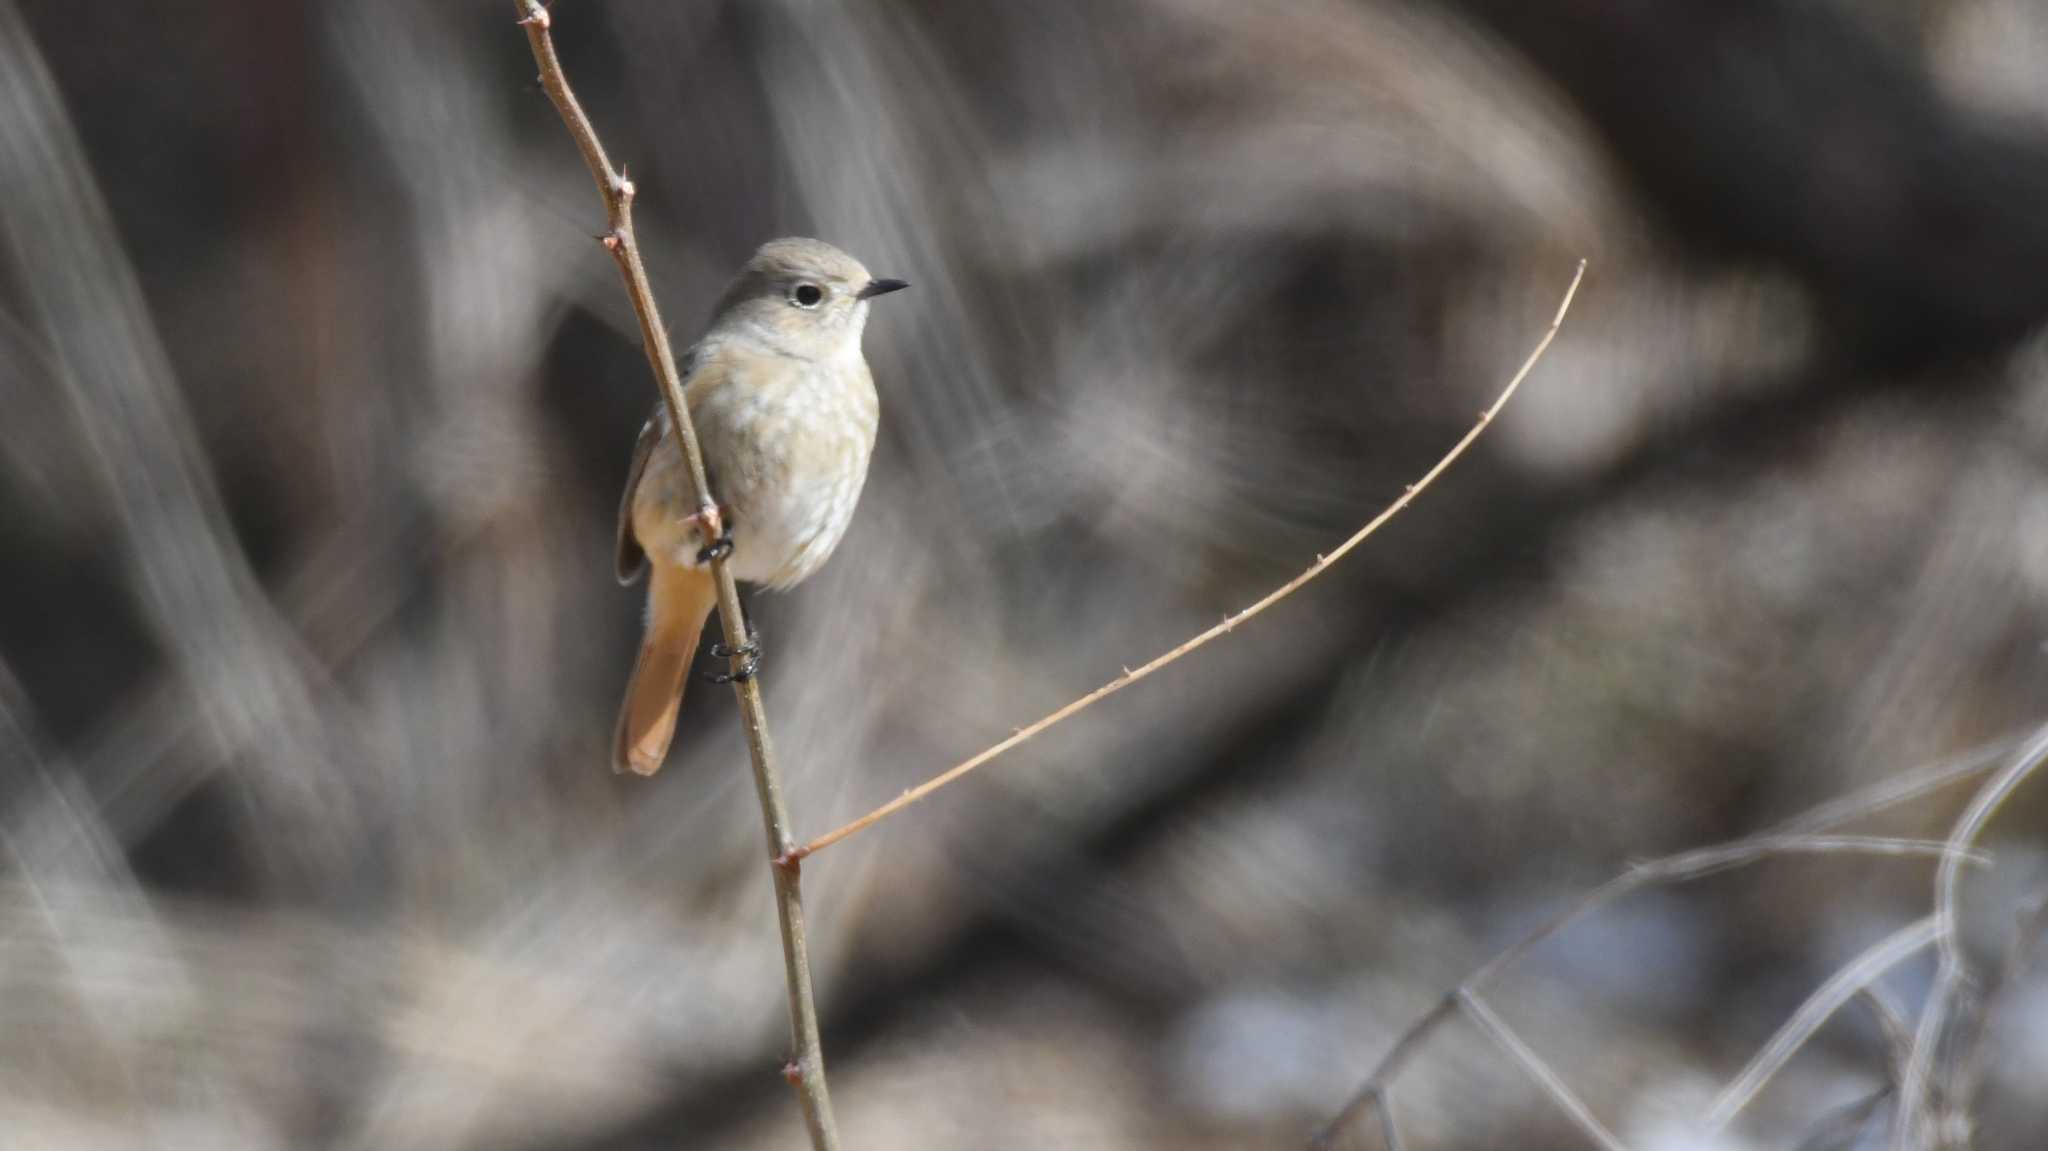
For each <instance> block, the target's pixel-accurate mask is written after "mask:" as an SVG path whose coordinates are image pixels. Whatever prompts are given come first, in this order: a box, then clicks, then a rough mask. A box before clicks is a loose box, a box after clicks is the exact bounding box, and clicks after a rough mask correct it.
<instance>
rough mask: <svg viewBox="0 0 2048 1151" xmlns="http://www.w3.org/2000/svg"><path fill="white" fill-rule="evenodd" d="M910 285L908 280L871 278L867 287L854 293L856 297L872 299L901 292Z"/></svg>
mask: <svg viewBox="0 0 2048 1151" xmlns="http://www.w3.org/2000/svg"><path fill="white" fill-rule="evenodd" d="M909 286H910V281H908V280H869V281H868V286H867V287H865V288H862V289H861V290H860V291H858V292H855V293H854V298H855V299H858V300H871V299H873V298H874V297H876V296H886V295H888V294H889V293H890V292H900V291H902V290H903V289H905V288H907V287H909Z"/></svg>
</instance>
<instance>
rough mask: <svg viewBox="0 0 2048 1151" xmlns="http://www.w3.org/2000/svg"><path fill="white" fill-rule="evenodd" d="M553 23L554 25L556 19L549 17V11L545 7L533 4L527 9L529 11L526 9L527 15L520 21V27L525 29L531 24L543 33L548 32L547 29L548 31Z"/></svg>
mask: <svg viewBox="0 0 2048 1151" xmlns="http://www.w3.org/2000/svg"><path fill="white" fill-rule="evenodd" d="M553 23H554V17H552V16H549V15H548V10H547V9H546V8H545V7H543V6H542V5H539V4H533V5H529V6H528V7H527V9H526V15H525V17H523V18H522V19H521V20H520V21H519V24H520V26H521V27H524V26H526V25H529V24H530V25H532V26H533V27H535V28H538V29H540V30H541V31H543V32H545V31H547V29H548V26H549V25H551V24H553Z"/></svg>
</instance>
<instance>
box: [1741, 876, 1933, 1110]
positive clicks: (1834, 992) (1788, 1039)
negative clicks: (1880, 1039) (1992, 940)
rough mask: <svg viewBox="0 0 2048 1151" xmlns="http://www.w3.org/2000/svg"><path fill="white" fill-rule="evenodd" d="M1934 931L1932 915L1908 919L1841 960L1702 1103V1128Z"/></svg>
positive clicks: (1745, 1097)
mask: <svg viewBox="0 0 2048 1151" xmlns="http://www.w3.org/2000/svg"><path fill="white" fill-rule="evenodd" d="M1936 934H1937V931H1936V928H1935V923H1934V917H1933V916H1928V917H1927V918H1926V919H1922V920H1920V921H1919V922H1917V923H1913V924H1909V925H1907V926H1905V927H1902V928H1900V929H1899V930H1897V931H1895V932H1893V933H1891V934H1890V935H1888V936H1886V937H1884V938H1883V939H1881V940H1879V941H1878V942H1877V943H1875V944H1873V945H1872V946H1871V947H1870V949H1869V950H1867V951H1865V952H1864V953H1863V954H1861V955H1858V956H1857V957H1856V958H1855V959H1853V960H1851V961H1850V962H1848V963H1847V964H1845V965H1843V967H1842V969H1841V970H1839V971H1837V972H1835V974H1834V975H1833V976H1832V977H1830V978H1829V979H1828V981H1827V982H1826V983H1823V984H1821V985H1820V987H1818V988H1817V989H1815V991H1814V993H1813V994H1812V995H1809V996H1807V999H1806V1002H1804V1003H1802V1004H1800V1005H1799V1010H1797V1011H1794V1012H1793V1013H1792V1016H1791V1018H1789V1019H1787V1020H1785V1023H1784V1025H1783V1026H1781V1027H1779V1028H1778V1033H1777V1034H1776V1035H1773V1036H1771V1039H1770V1042H1768V1043H1766V1044H1764V1046H1763V1050H1761V1051H1758V1052H1757V1053H1756V1057H1755V1058H1753V1059H1751V1060H1750V1061H1749V1065H1748V1066H1747V1067H1744V1068H1743V1069H1742V1072H1741V1073H1740V1074H1738V1075H1737V1076H1736V1077H1735V1078H1734V1079H1733V1080H1731V1081H1730V1082H1729V1084H1728V1086H1727V1087H1725V1088H1723V1089H1722V1091H1721V1093H1720V1094H1719V1095H1717V1096H1715V1098H1714V1102H1713V1105H1712V1106H1710V1107H1708V1108H1707V1129H1708V1130H1709V1131H1710V1132H1718V1131H1720V1130H1721V1129H1722V1128H1724V1127H1726V1126H1728V1124H1729V1122H1730V1121H1731V1120H1733V1119H1734V1118H1735V1116H1736V1115H1737V1114H1739V1113H1740V1112H1741V1111H1742V1109H1743V1108H1744V1107H1747V1106H1749V1103H1750V1101H1751V1100H1753V1099H1755V1098H1756V1094H1757V1092H1759V1091H1761V1090H1763V1087H1764V1084H1766V1083H1769V1082H1770V1081H1771V1079H1772V1077H1774V1076H1776V1075H1777V1073H1778V1070H1779V1068H1781V1067H1783V1066H1785V1062H1786V1061H1787V1060H1789V1059H1791V1058H1792V1056H1793V1055H1795V1054H1797V1053H1798V1051H1799V1049H1800V1048H1801V1047H1804V1046H1806V1041H1807V1040H1809V1039H1811V1038H1813V1034H1814V1032H1816V1031H1819V1030H1820V1028H1821V1024H1823V1023H1826V1022H1827V1021H1828V1020H1829V1019H1831V1018H1833V1017H1834V1014H1835V1012H1837V1011H1839V1010H1841V1008H1842V1005H1843V1004H1844V1003H1847V1002H1849V1000H1850V999H1852V998H1854V997H1855V996H1856V994H1857V993H1858V992H1860V991H1862V990H1863V989H1865V988H1867V987H1869V986H1870V985H1871V984H1872V983H1874V982H1876V981H1877V980H1878V979H1880V978H1882V977H1883V976H1884V973H1885V972H1887V971H1890V970H1891V969H1892V968H1894V967H1896V966H1898V965H1899V964H1900V963H1903V962H1905V961H1906V960H1907V959H1909V958H1911V957H1912V956H1914V955H1917V954H1919V953H1920V951H1921V949H1923V948H1925V947H1927V946H1929V945H1930V944H1932V943H1933V942H1934V940H1935V936H1936Z"/></svg>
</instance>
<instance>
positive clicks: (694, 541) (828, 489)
mask: <svg viewBox="0 0 2048 1151" xmlns="http://www.w3.org/2000/svg"><path fill="white" fill-rule="evenodd" d="M690 418H691V421H692V423H694V424H695V425H696V428H697V436H698V440H699V442H700V443H701V444H702V445H703V449H704V459H705V466H706V468H707V469H708V470H709V471H710V473H711V476H710V478H711V490H712V493H713V495H714V496H715V497H716V498H717V500H718V501H719V503H720V504H722V505H723V506H724V507H726V508H727V509H728V511H729V513H730V517H731V520H732V523H731V530H732V536H733V557H732V564H733V574H734V575H735V576H736V577H738V578H739V579H742V580H746V581H748V582H750V583H758V584H763V585H766V586H769V587H775V588H782V587H788V586H790V585H792V584H795V583H797V582H799V581H800V580H802V579H804V578H805V577H806V576H808V575H810V574H811V573H812V572H814V571H816V570H817V569H818V567H819V565H821V564H823V563H824V562H825V560H826V558H827V557H829V556H830V555H831V554H832V551H833V549H834V548H836V547H837V546H838V545H839V541H840V539H841V538H843V537H844V536H845V534H846V528H847V525H848V524H849V523H850V522H851V521H852V519H853V512H854V508H855V507H856V506H857V505H858V503H859V501H860V493H861V488H862V487H863V486H864V485H865V483H866V480H867V469H868V458H869V456H870V455H871V454H872V452H873V449H874V443H875V429H876V423H877V404H876V401H875V394H874V385H873V383H872V382H871V381H870V379H869V378H868V375H867V367H866V365H865V364H863V363H860V362H859V361H858V359H855V360H854V361H853V362H852V363H850V364H848V363H844V362H841V363H820V362H812V361H798V360H774V361H770V362H767V363H751V364H743V365H737V366H736V370H731V371H729V372H728V373H727V376H726V378H724V379H722V380H719V381H716V382H715V383H714V386H709V387H705V388H702V389H700V390H696V391H695V393H694V394H693V395H692V396H691V404H690ZM694 510H695V508H694V506H693V505H692V502H691V499H690V492H689V483H688V480H687V478H686V477H685V474H684V469H683V466H682V455H681V452H680V450H679V449H677V448H676V447H675V445H674V443H673V439H672V438H671V439H670V440H668V441H664V442H663V444H662V445H661V450H659V451H658V452H657V453H656V458H654V459H651V460H650V461H649V463H648V470H647V474H646V476H645V477H644V478H643V480H642V482H641V489H640V491H639V493H637V495H636V497H635V500H634V531H635V533H636V534H637V535H638V536H639V538H640V540H641V541H642V546H644V547H646V546H650V544H651V545H652V547H650V550H653V548H655V547H658V548H660V549H662V550H664V551H666V552H668V553H669V554H671V555H672V556H673V557H674V562H678V563H687V564H691V565H694V564H695V563H696V555H697V552H698V551H699V550H701V549H702V547H703V541H702V540H701V539H700V538H698V535H697V533H696V532H695V530H694V528H693V527H692V526H690V525H689V524H687V523H686V522H685V521H686V520H687V519H688V517H689V516H690V515H691V514H692V513H693V512H694ZM643 521H646V522H645V523H644V524H643Z"/></svg>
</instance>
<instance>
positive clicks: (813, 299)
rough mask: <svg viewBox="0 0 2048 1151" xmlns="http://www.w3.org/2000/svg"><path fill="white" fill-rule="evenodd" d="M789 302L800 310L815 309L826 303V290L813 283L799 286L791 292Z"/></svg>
mask: <svg viewBox="0 0 2048 1151" xmlns="http://www.w3.org/2000/svg"><path fill="white" fill-rule="evenodd" d="M789 302H790V303H792V304H795V305H796V306H797V307H799V308H815V307H817V306H818V305H819V304H822V303H824V302H825V289H823V288H821V287H819V286H818V285H816V284H811V283H803V284H798V285H797V286H796V287H794V288H791V289H790V290H789Z"/></svg>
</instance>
